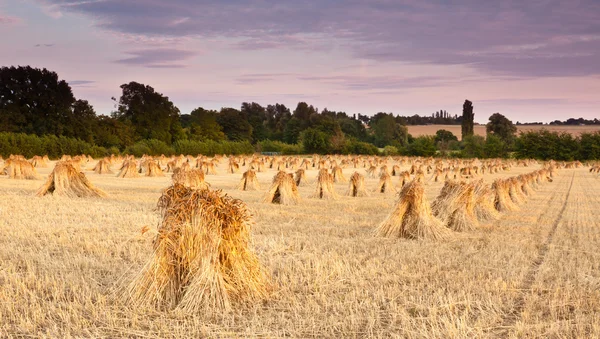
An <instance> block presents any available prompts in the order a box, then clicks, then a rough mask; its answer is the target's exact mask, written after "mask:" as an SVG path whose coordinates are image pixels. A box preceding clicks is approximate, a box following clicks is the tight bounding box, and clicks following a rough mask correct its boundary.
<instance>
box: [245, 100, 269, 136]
mask: <svg viewBox="0 0 600 339" xmlns="http://www.w3.org/2000/svg"><path fill="white" fill-rule="evenodd" d="M241 112H242V114H244V115H246V117H247V119H248V122H249V123H250V125H251V126H252V141H253V142H257V141H261V140H266V139H269V137H270V134H271V133H270V131H269V129H268V128H267V125H268V119H267V110H266V109H265V108H264V107H262V106H261V105H259V104H257V103H255V102H253V103H247V102H244V103H242V109H241Z"/></svg>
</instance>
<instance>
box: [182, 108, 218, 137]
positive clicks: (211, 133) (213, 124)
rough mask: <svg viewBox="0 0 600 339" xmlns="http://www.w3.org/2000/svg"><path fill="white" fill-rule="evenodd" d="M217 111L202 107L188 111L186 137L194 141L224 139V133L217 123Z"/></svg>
mask: <svg viewBox="0 0 600 339" xmlns="http://www.w3.org/2000/svg"><path fill="white" fill-rule="evenodd" d="M217 114H218V113H217V111H215V110H205V109H204V108H202V107H198V108H196V109H194V110H193V111H192V112H191V113H190V115H189V116H190V118H189V127H188V131H187V132H188V138H189V139H190V140H196V141H206V140H215V141H221V140H225V139H226V137H225V133H223V128H222V127H221V125H219V123H217Z"/></svg>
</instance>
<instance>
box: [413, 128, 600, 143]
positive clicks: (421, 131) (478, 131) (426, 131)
mask: <svg viewBox="0 0 600 339" xmlns="http://www.w3.org/2000/svg"><path fill="white" fill-rule="evenodd" d="M407 127H408V133H410V134H411V135H412V136H413V137H418V136H421V135H435V132H437V131H438V130H440V129H445V130H447V131H450V132H452V134H454V135H456V136H457V137H458V139H459V140H460V138H461V127H460V125H411V126H407ZM542 129H545V130H548V131H551V132H557V133H570V134H572V135H574V136H578V135H580V134H581V133H595V132H598V131H600V125H588V126H559V125H552V126H550V125H519V126H517V133H520V132H529V131H533V132H537V131H540V130H542ZM473 132H474V133H475V135H480V136H483V137H485V135H486V132H485V125H475V126H474V127H473Z"/></svg>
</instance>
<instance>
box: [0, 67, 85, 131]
mask: <svg viewBox="0 0 600 339" xmlns="http://www.w3.org/2000/svg"><path fill="white" fill-rule="evenodd" d="M74 103H75V97H74V96H73V92H72V91H71V87H70V86H69V84H67V82H66V81H64V80H59V79H58V75H57V74H56V73H55V72H51V71H49V70H47V69H45V68H44V69H39V68H32V67H30V66H24V67H23V66H19V67H2V68H0V131H7V132H23V133H32V134H38V135H43V134H54V135H66V136H73V135H71V134H69V131H66V127H67V125H68V124H69V123H70V122H71V120H72V113H73V104H74ZM65 132H66V133H65Z"/></svg>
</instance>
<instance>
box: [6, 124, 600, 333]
mask: <svg viewBox="0 0 600 339" xmlns="http://www.w3.org/2000/svg"><path fill="white" fill-rule="evenodd" d="M434 127H435V128H437V129H439V128H442V127H441V126H434ZM458 127H459V128H460V126H458ZM437 129H436V130H437ZM411 133H413V132H411ZM433 133H435V131H433ZM455 134H457V135H460V130H459V132H458V133H455ZM381 160H382V161H383V160H384V159H381ZM55 163H56V162H55V161H50V162H49V163H48V167H40V168H36V170H37V172H38V175H39V178H38V179H34V180H13V179H9V178H8V177H7V176H6V175H0V337H13V336H14V337H29V336H33V337H110V338H114V337H144V338H165V337H177V338H197V337H203V336H208V337H284V336H288V337H317V338H323V337H338V338H340V337H407V338H423V337H428V338H482V337H483V338H490V337H492V338H494V337H497V338H504V337H544V338H547V337H579V338H594V337H595V338H597V337H600V254H598V248H600V218H598V210H599V208H600V195H598V193H597V192H598V191H600V177H599V175H598V174H597V173H591V172H590V171H589V169H590V168H589V167H579V168H572V169H566V168H560V169H557V170H556V171H555V175H554V177H553V178H552V182H541V183H539V184H536V185H534V186H535V187H533V188H534V192H533V193H532V194H531V195H528V196H527V197H526V199H525V200H524V203H523V204H522V205H520V206H519V210H517V211H509V212H503V213H501V214H500V218H498V219H493V220H490V221H485V222H480V225H479V226H478V227H476V228H475V229H474V230H467V231H464V232H452V234H451V236H450V237H448V238H447V239H445V240H441V241H432V240H414V239H404V238H397V237H396V238H387V237H377V236H374V235H373V234H374V230H375V229H376V228H377V227H378V225H379V224H381V223H382V222H383V221H384V220H386V218H387V217H388V216H389V215H390V213H392V211H394V209H395V207H396V206H397V201H398V196H397V195H392V194H390V195H385V194H369V195H364V196H359V197H352V196H346V195H342V194H340V195H339V197H338V199H336V200H333V199H331V200H324V199H318V198H311V196H312V195H314V190H315V185H316V183H317V175H318V172H319V170H318V169H317V168H316V167H309V168H308V169H306V170H305V174H306V180H307V182H309V183H310V184H308V185H300V186H298V192H299V194H300V200H299V202H298V204H297V205H281V204H271V203H265V202H263V199H264V196H265V193H266V191H267V189H268V188H269V187H270V186H271V183H272V181H273V177H274V175H275V174H276V173H277V169H276V168H273V169H269V168H265V169H264V171H256V177H257V179H258V182H259V184H260V185H259V187H260V189H258V190H246V191H243V190H239V189H238V185H239V182H240V176H241V175H240V173H243V172H245V171H247V170H248V169H249V168H250V167H249V166H250V164H251V161H246V162H245V163H246V165H244V166H242V165H241V164H242V163H243V162H241V161H240V162H239V163H240V173H230V171H227V166H228V164H227V161H222V162H221V163H220V164H219V165H218V166H217V168H216V169H215V170H216V173H217V174H214V175H209V176H206V178H205V180H206V182H207V183H208V184H210V188H211V189H222V190H223V193H226V194H227V195H229V196H231V197H233V198H238V199H241V200H242V201H243V202H245V203H246V204H247V206H248V210H249V212H250V213H251V214H252V215H253V224H252V228H251V239H250V243H249V246H250V249H251V250H252V251H253V252H254V253H255V254H256V256H257V258H258V261H259V263H260V265H261V267H262V268H263V269H264V270H265V272H266V273H267V274H269V276H270V279H271V280H272V283H273V285H274V287H273V290H272V291H270V293H269V296H268V298H267V299H266V300H260V301H252V302H248V303H234V304H232V307H231V310H225V311H219V312H214V313H208V312H207V313H203V312H199V313H192V314H190V313H185V312H182V311H181V310H164V309H157V308H155V307H152V306H135V307H134V306H132V305H130V304H128V303H127V300H125V299H124V298H122V292H123V290H124V288H126V287H127V286H128V284H130V283H131V282H132V281H133V279H134V277H135V276H136V275H137V274H139V272H140V271H141V270H142V267H143V266H144V264H146V262H147V261H148V259H149V258H151V257H152V255H153V239H154V237H155V235H156V234H157V231H156V230H157V225H158V224H159V222H160V220H161V217H160V215H159V212H158V211H157V201H158V199H159V197H161V194H162V191H163V189H165V188H167V187H168V186H170V185H171V183H172V179H171V178H170V176H165V177H147V176H140V177H138V178H118V177H116V176H115V175H101V174H97V173H95V172H94V171H93V170H92V168H94V166H95V164H96V161H93V162H90V163H89V164H88V165H87V166H85V167H86V168H89V169H85V168H84V167H83V166H82V171H83V172H84V173H85V176H86V177H87V179H88V180H89V181H90V182H91V183H92V184H93V185H94V186H95V187H97V188H99V189H101V190H102V191H104V192H105V193H106V197H104V198H67V197H62V196H57V195H46V196H43V197H35V194H36V191H37V190H38V188H39V187H40V186H42V184H43V183H44V182H45V180H46V179H47V177H48V175H49V174H50V172H51V171H52V169H53V168H54V165H55ZM338 163H339V161H338ZM118 165H119V164H117V165H115V166H114V167H113V168H115V169H117V168H119V166H118ZM367 165H368V164H367ZM387 165H388V167H389V168H392V166H393V165H399V167H400V169H399V170H400V171H407V170H409V169H410V167H411V165H412V159H409V161H406V162H404V163H402V164H400V162H397V161H394V160H387ZM164 166H166V165H164ZM541 168H542V164H529V165H528V166H526V167H525V166H521V165H517V164H516V163H514V164H513V165H512V166H511V167H510V169H509V170H500V171H498V173H493V174H492V173H489V172H486V173H485V174H484V175H475V177H474V178H472V179H465V180H467V181H469V180H473V181H475V180H479V179H482V180H483V183H485V184H486V185H491V184H492V183H493V182H494V180H496V179H507V178H511V177H516V176H518V175H520V174H526V173H531V172H533V171H536V170H539V169H541ZM367 169H368V167H367V168H362V167H359V168H353V167H351V166H349V167H346V168H343V169H342V172H343V175H344V176H345V177H346V178H350V177H351V176H352V174H353V173H354V172H355V171H356V172H358V173H360V174H361V175H362V176H364V183H365V190H366V191H368V192H374V191H375V190H376V188H377V187H378V184H379V178H378V177H370V176H368V175H367ZM291 172H292V170H288V171H287V173H291ZM433 175H434V173H433V172H432V173H431V174H425V177H424V183H423V186H424V194H425V198H426V200H427V201H429V202H433V201H434V200H435V199H436V197H437V196H438V194H439V193H440V190H441V189H442V187H443V186H444V181H443V180H440V181H437V182H436V181H434V179H433ZM412 177H413V176H411V178H412ZM391 180H392V184H394V185H397V187H398V191H401V189H400V187H399V180H400V179H399V177H397V176H393V177H391ZM332 185H333V187H334V189H335V191H336V192H338V193H341V192H346V191H347V190H348V183H347V182H346V183H344V182H334V183H332Z"/></svg>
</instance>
